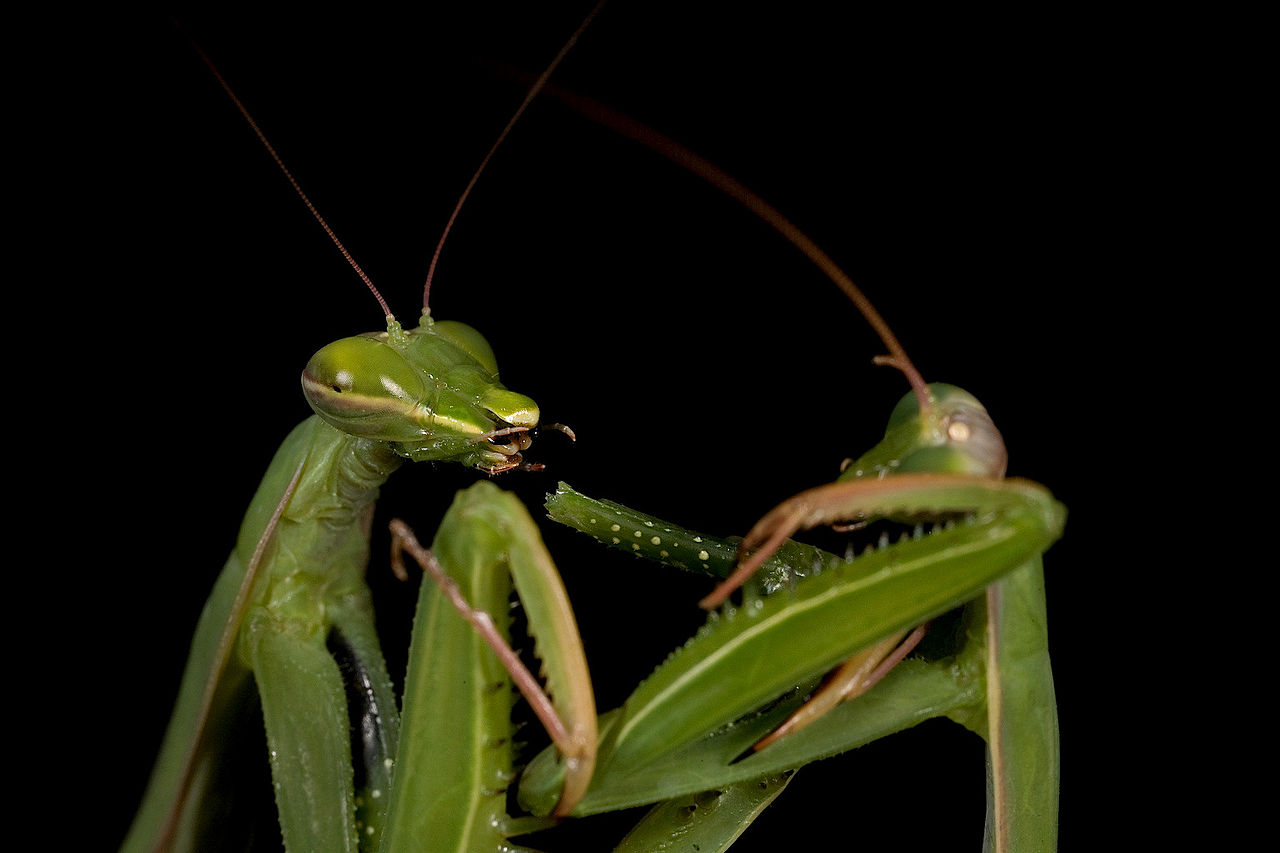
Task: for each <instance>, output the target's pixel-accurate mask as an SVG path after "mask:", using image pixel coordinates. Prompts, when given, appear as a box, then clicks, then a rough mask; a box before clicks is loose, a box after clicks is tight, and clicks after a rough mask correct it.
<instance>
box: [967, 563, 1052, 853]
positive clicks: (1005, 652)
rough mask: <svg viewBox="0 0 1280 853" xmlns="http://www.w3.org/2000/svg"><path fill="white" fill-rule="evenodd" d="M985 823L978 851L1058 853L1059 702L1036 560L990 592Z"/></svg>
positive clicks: (986, 605)
mask: <svg viewBox="0 0 1280 853" xmlns="http://www.w3.org/2000/svg"><path fill="white" fill-rule="evenodd" d="M981 606H982V607H984V608H985V616H986V640H987V648H986V652H987V654H986V676H987V677H986V685H987V719H986V732H985V734H986V739H987V745H988V752H989V755H990V759H989V764H990V766H989V768H988V772H987V785H988V791H987V822H986V837H985V839H984V841H983V849H984V850H989V851H1046V853H1048V851H1055V850H1057V849H1058V777H1059V757H1058V705H1057V701H1056V697H1055V695H1054V687H1053V669H1052V667H1051V666H1050V663H1049V633H1048V620H1047V615H1046V612H1045V597H1044V568H1043V566H1042V561H1041V559H1040V558H1039V557H1038V556H1037V557H1035V558H1034V559H1032V560H1029V561H1028V562H1027V563H1026V564H1025V565H1023V566H1022V567H1020V568H1019V569H1017V570H1016V571H1014V572H1011V573H1010V574H1009V575H1008V576H1007V577H1005V578H1003V579H1001V580H1000V581H999V582H998V583H995V584H992V585H991V586H990V587H989V588H988V589H987V594H986V596H985V598H984V600H983V601H982V602H981Z"/></svg>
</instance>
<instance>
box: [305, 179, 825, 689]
mask: <svg viewBox="0 0 1280 853" xmlns="http://www.w3.org/2000/svg"><path fill="white" fill-rule="evenodd" d="M661 168H664V169H665V168H669V167H665V166H663V167H661ZM295 171H298V170H297V169H295ZM489 180H494V179H493V178H489ZM286 201H288V200H286ZM295 204H296V203H295ZM288 207H289V205H288V204H284V205H282V208H285V209H287V208H288ZM287 215H288V216H293V215H294V214H293V213H292V212H291V213H289V214H287ZM308 224H310V223H308ZM669 228H670V225H666V226H664V229H663V230H667V229H669ZM675 230H679V229H675ZM449 251H451V252H454V251H458V250H457V249H455V248H453V247H451V248H450V249H449ZM511 251H512V252H513V253H515V254H520V252H519V251H518V250H515V249H512V250H511ZM792 263H794V262H792ZM669 265H670V264H667V265H664V266H669ZM666 274H671V273H670V270H666ZM624 276H625V271H623V272H619V274H618V277H619V278H622V277H624ZM641 278H642V279H644V280H643V281H642V282H639V283H637V284H635V285H634V288H633V290H632V291H627V290H626V289H625V288H624V289H623V293H626V294H628V295H629V294H630V293H632V292H634V293H636V294H637V295H638V296H640V297H643V298H640V299H638V300H629V299H625V298H622V299H618V300H617V301H616V302H612V301H611V307H610V309H609V310H610V311H611V312H615V313H616V317H615V316H610V317H609V320H608V323H607V324H606V325H608V327H609V330H610V331H613V330H615V329H616V328H618V327H621V326H623V325H624V324H625V321H628V320H632V321H634V320H636V319H637V316H636V315H639V317H638V319H639V320H640V321H641V322H643V319H644V317H645V316H650V317H661V318H663V319H664V320H666V319H668V318H666V317H664V314H665V313H666V312H662V311H658V310H655V311H653V312H652V313H651V314H645V313H643V312H647V311H648V310H649V309H648V308H647V307H644V306H648V305H650V304H652V303H651V301H650V297H652V296H653V293H654V291H653V289H652V287H651V282H652V281H656V280H657V278H658V276H656V275H650V276H649V277H648V278H645V277H644V276H641ZM506 282H508V283H506V284H504V286H502V287H497V288H494V289H492V290H488V291H487V294H481V295H482V296H484V295H487V296H488V297H489V298H491V299H492V300H494V301H495V302H496V303H498V304H500V305H502V306H504V308H506V309H507V310H510V308H509V306H511V305H512V304H520V302H519V300H520V299H524V300H525V301H526V302H532V301H534V300H535V299H537V300H541V298H542V297H541V296H540V295H539V296H537V297H534V296H533V292H534V291H535V290H536V288H535V287H534V285H533V284H531V283H528V282H527V281H526V280H523V279H520V278H518V277H514V276H513V277H512V278H510V279H507V280H506ZM815 286H816V287H819V288H820V287H821V285H820V284H819V285H815ZM645 288H648V289H645ZM440 298H441V299H444V298H445V293H444V291H443V290H442V291H441V296H440ZM719 298H721V299H722V297H719ZM547 301H550V300H547ZM659 301H660V300H659ZM631 302H636V303H637V304H640V305H641V306H642V309H637V310H636V311H634V312H628V311H627V310H626V306H627V305H628V304H629V303H631ZM833 302H834V303H835V304H838V302H837V301H835V300H833ZM667 303H668V304H679V303H678V300H676V299H674V298H672V299H668V300H667ZM542 310H543V309H542V308H538V309H537V312H538V313H541V312H542ZM692 310H693V309H690V311H692ZM772 310H773V306H772V304H771V306H770V311H772ZM442 312H443V309H441V308H437V309H436V313H437V314H438V315H439V316H443V313H442ZM496 313H497V314H498V315H501V314H503V313H504V311H503V310H498V311H497V312H496ZM521 313H522V314H523V315H524V316H525V317H526V319H525V321H524V325H525V326H527V325H528V320H527V316H528V314H529V313H531V312H530V311H527V310H522V312H521ZM676 313H681V312H676ZM819 313H821V312H819ZM628 314H630V315H631V316H628ZM755 317H756V319H757V320H758V312H756V315H755ZM779 319H780V318H779ZM847 319H848V315H847V314H846V315H845V320H846V322H845V323H844V325H846V326H847V325H848V322H847ZM678 320H679V318H677V319H675V320H671V322H673V323H675V322H678ZM781 322H782V323H783V324H784V325H785V320H781ZM806 322H809V321H808V320H806ZM814 322H816V321H814ZM746 324H747V323H746V321H745V320H744V321H742V322H741V323H739V324H737V325H738V329H739V331H740V330H741V329H742V328H743V327H744V326H746ZM518 325H520V324H518ZM712 325H714V324H709V323H707V322H705V321H697V319H696V317H695V318H694V321H693V322H692V323H691V324H690V325H689V326H688V328H689V329H690V331H689V333H688V334H689V339H690V340H694V339H698V340H700V341H701V342H705V341H707V339H708V338H707V336H708V334H709V332H708V329H709V328H710V327H711V326H712ZM730 325H731V326H732V325H734V324H733V323H730ZM810 328H811V329H812V328H816V327H814V326H811V327H810ZM525 333H526V335H527V334H528V330H527V328H526V329H525ZM584 334H586V333H585V332H584ZM811 336H812V337H814V338H821V337H823V336H822V335H821V333H818V334H816V335H806V336H805V338H806V340H808V338H809V337H811ZM531 337H532V339H533V343H531V344H528V345H525V346H523V347H522V351H525V352H539V351H542V352H546V353H547V355H548V356H549V357H550V358H551V360H552V361H553V362H555V361H556V360H557V359H558V358H563V357H564V356H565V355H566V353H565V352H563V349H564V348H565V346H566V345H565V344H562V343H560V342H551V344H550V345H548V344H546V343H543V344H542V345H538V344H537V340H538V338H539V336H537V335H533V336H531ZM735 337H736V336H735ZM528 339H529V338H528V337H526V340H528ZM499 347H500V352H501V345H499ZM623 348H624V349H625V346H624V347H623ZM584 349H585V351H587V352H594V351H598V349H599V348H598V347H597V346H594V345H588V346H586V347H585V348H584ZM739 351H741V347H740V348H739ZM745 358H747V356H743V355H739V356H738V357H737V362H738V363H739V364H742V363H743V360H744V359H745ZM588 360H590V359H588ZM504 361H505V360H504ZM521 361H522V362H523V361H524V359H521ZM609 361H610V364H609V366H608V371H607V372H608V373H609V374H610V375H611V376H612V378H611V379H610V378H605V379H602V380H600V382H601V384H602V386H603V387H611V383H612V384H613V385H616V386H621V387H620V389H619V390H620V391H621V392H622V394H621V396H624V397H626V398H627V399H626V401H625V402H624V403H622V404H621V407H622V408H620V409H618V410H615V411H614V412H613V413H610V414H609V415H607V416H606V419H605V420H604V423H605V424H606V425H605V426H604V427H603V429H601V430H599V431H598V432H597V435H600V434H607V435H608V438H609V440H610V441H609V443H608V444H607V445H605V446H606V447H607V448H608V451H609V452H608V454H607V458H608V459H609V460H610V461H611V463H612V464H610V465H609V466H608V468H609V469H610V471H611V472H627V473H632V474H634V473H635V472H634V471H630V472H628V469H629V468H630V469H636V468H640V469H643V468H646V467H648V465H649V461H650V459H651V458H652V459H661V458H662V457H664V456H665V455H667V453H666V451H664V450H658V449H656V448H657V447H659V445H660V443H661V440H663V439H664V438H665V436H663V435H662V433H667V432H676V433H678V434H679V438H680V443H682V444H686V445H687V444H689V443H690V442H694V443H699V444H701V446H702V447H701V450H702V455H701V456H700V457H699V458H700V460H701V462H700V463H699V465H700V472H699V476H696V477H695V478H694V480H696V481H708V482H713V481H715V480H716V479H717V478H719V477H721V476H722V475H726V476H727V477H728V478H732V476H733V475H734V472H733V469H734V467H735V466H737V467H740V468H744V469H747V470H746V471H745V472H740V473H743V474H745V475H748V476H747V477H746V479H748V480H751V479H753V478H752V477H750V476H749V475H751V474H755V475H756V476H755V477H754V480H755V481H759V480H760V479H761V477H760V476H759V475H760V469H761V468H762V467H763V466H765V465H769V464H771V463H770V462H761V461H760V458H759V455H758V454H757V453H753V452H752V450H751V448H752V446H753V444H755V443H756V442H757V441H758V439H756V438H754V437H753V436H752V435H750V430H744V429H742V426H741V421H740V420H739V421H735V420H734V418H735V417H739V418H740V417H741V416H742V409H741V407H742V406H743V405H745V403H743V400H745V399H747V398H748V397H749V396H750V395H749V394H747V393H737V394H735V393H726V392H722V391H719V390H717V388H718V387H719V386H716V385H715V384H714V381H699V380H695V379H690V384H691V385H692V386H693V387H698V386H699V385H701V386H702V388H704V389H705V390H703V392H702V393H701V394H696V395H694V396H693V399H692V400H689V399H688V398H686V400H688V404H687V405H686V406H684V407H681V406H679V405H677V406H675V407H672V408H669V409H666V412H667V413H666V414H663V415H661V416H660V418H659V419H658V420H657V421H656V424H657V425H656V426H655V425H653V424H654V423H655V422H654V421H653V419H652V417H653V416H650V415H648V414H646V415H645V416H644V418H643V423H644V426H643V427H641V426H638V425H637V419H635V418H634V416H633V417H632V418H631V419H627V418H626V417H625V416H624V415H620V414H618V412H621V411H628V412H632V413H634V412H635V411H636V407H637V406H638V405H643V404H644V402H645V400H644V399H640V400H639V401H638V399H637V396H636V395H637V394H640V395H643V394H644V392H645V391H646V388H645V387H644V383H643V382H642V381H634V382H631V383H628V382H627V377H628V376H630V377H641V376H644V375H646V374H645V373H644V371H643V370H641V369H640V368H636V369H634V370H632V369H628V368H627V366H626V363H625V362H619V361H618V360H616V359H612V358H611V359H609ZM650 361H651V362H652V361H653V358H652V354H651V355H650ZM584 369H585V368H584ZM744 371H745V372H747V373H750V372H751V368H750V367H749V366H748V367H745V368H744ZM528 375H535V374H528ZM688 375H689V376H692V375H693V373H692V372H691V373H690V374H688ZM504 378H505V379H506V380H507V382H508V383H509V384H510V385H512V387H519V386H517V385H516V383H515V382H514V381H513V380H512V379H511V378H510V368H508V367H506V366H505V364H504ZM530 384H531V383H530V382H528V381H526V382H525V383H524V387H530ZM676 384H680V383H676ZM658 385H659V386H660V390H662V391H666V390H667V389H666V388H665V387H661V386H662V385H663V383H658ZM748 387H750V386H748ZM531 390H532V388H531ZM538 396H539V398H540V400H539V401H540V402H542V395H538ZM601 396H604V395H601ZM796 396H798V397H801V398H803V397H804V396H805V395H804V393H803V392H800V393H798V394H796ZM709 398H710V399H714V400H718V401H721V402H722V404H723V407H722V408H721V409H720V410H719V411H716V410H715V409H714V408H713V407H712V405H711V404H710V403H708V402H707V401H708V399H709ZM766 399H767V400H768V405H769V406H771V407H774V406H780V405H785V404H786V402H787V401H786V395H785V394H782V395H778V396H772V395H766ZM750 402H751V403H753V404H754V403H757V402H758V398H757V399H752V400H750ZM543 405H544V409H545V408H546V407H547V404H546V403H544V404H543ZM564 408H565V407H564V406H561V409H562V410H563V409H564ZM700 408H701V409H703V410H704V411H705V410H707V409H708V408H711V409H712V414H713V417H712V418H711V423H712V424H714V425H715V426H714V427H712V428H711V429H708V428H707V427H705V426H700V425H699V424H700V423H705V422H700V421H699V420H698V419H699V418H700V417H701V416H702V413H701V412H700V411H699V409H700ZM725 409H728V410H729V412H730V414H729V415H725V414H724V413H723V412H724V410H725ZM646 411H648V410H646ZM770 411H771V412H776V411H777V410H776V408H771V409H770ZM566 419H570V418H569V417H568V416H567V415H566ZM747 420H748V421H750V420H752V419H751V418H748V419H747ZM756 421H757V422H758V419H756ZM813 423H814V426H812V427H811V428H803V427H802V428H801V429H800V430H799V431H800V432H803V433H806V435H805V437H806V438H810V437H812V438H813V439H814V443H815V444H816V445H818V447H819V449H820V448H821V446H823V445H826V444H829V443H832V441H831V439H832V438H833V437H834V436H832V435H829V434H827V433H826V432H825V431H824V428H823V426H822V424H821V422H819V421H814V422H813ZM673 425H674V426H673ZM575 427H576V428H578V431H579V433H580V434H581V433H583V432H584V430H583V429H582V428H581V424H580V423H575ZM843 428H844V427H843V425H841V427H839V428H838V429H840V430H843ZM827 429H831V428H830V427H828V428H827ZM584 440H586V439H584ZM798 443H799V439H797V444H798ZM575 452H576V451H575ZM817 452H819V451H818V450H814V451H810V453H811V454H812V453H817ZM837 456H838V454H837ZM597 458H600V457H597ZM835 461H838V459H836V460H835ZM833 464H834V463H833V462H831V461H828V462H827V466H828V469H830V466H831V465H833ZM437 473H441V474H443V469H441V471H440V472H432V474H433V475H435V474H437ZM557 473H562V472H557ZM641 473H643V472H641ZM444 476H451V475H448V474H444ZM531 476H532V475H531ZM795 476H801V475H795ZM806 476H807V482H809V483H812V482H818V481H819V478H818V477H816V476H813V475H806ZM575 479H577V478H576V477H575ZM624 479H625V477H624ZM641 479H643V478H641ZM823 479H827V478H823ZM579 482H581V481H580V480H579ZM686 482H688V481H686ZM802 484H803V483H796V487H789V488H786V489H779V490H778V491H777V492H776V493H775V494H774V495H773V496H772V498H773V499H776V498H777V497H779V496H781V495H785V494H787V493H789V492H790V491H796V490H797V489H798V486H800V485H802ZM502 485H503V486H504V487H506V486H507V483H506V482H503V483H502ZM432 488H433V489H434V488H436V487H435V486H434V485H433V486H432ZM753 488H756V487H753ZM536 489H540V490H546V486H545V484H540V485H538V486H537V487H536ZM592 490H593V491H595V492H599V493H605V494H609V495H610V496H617V495H619V492H618V491H615V490H614V489H613V488H609V489H607V490H604V489H598V488H593V489H592ZM735 490H736V489H735V488H733V487H730V489H729V491H731V492H732V491H735ZM621 491H622V492H623V493H625V492H626V489H625V488H623V489H622V490H621ZM630 500H631V499H630V498H628V501H630ZM759 500H760V501H761V503H760V505H759V506H758V507H756V509H755V510H754V511H753V512H752V513H751V514H750V515H748V516H747V517H754V516H757V515H760V514H762V511H763V509H765V508H767V506H768V503H769V502H770V501H771V499H770V498H765V497H761V498H760V499H759ZM635 502H636V503H641V501H640V500H636V501H635ZM648 503H649V504H650V505H652V504H653V503H654V502H653V501H649V502H648ZM664 514H668V515H671V516H679V517H682V518H683V517H689V515H690V514H685V513H683V512H682V511H681V510H680V509H679V508H677V509H676V510H673V511H671V512H666V511H665V510H664ZM691 515H692V516H693V517H694V518H695V524H696V525H697V526H705V527H708V528H714V527H719V528H721V529H733V528H734V527H735V526H737V527H741V526H742V525H741V523H740V521H735V524H734V525H729V524H726V523H723V522H717V521H716V520H715V519H714V518H712V519H708V520H706V521H700V520H696V519H697V514H696V513H692V514H691ZM553 550H554V551H556V552H558V551H559V547H556V548H554V549H553ZM590 553H591V554H592V556H590V557H589V558H588V559H589V560H591V561H592V562H593V563H599V562H600V559H601V558H600V557H598V556H597V555H595V552H590ZM558 562H560V563H561V564H562V568H566V570H567V571H570V572H572V571H573V569H572V568H571V567H566V566H565V565H563V564H565V563H566V561H565V560H564V559H563V558H558ZM374 564H375V566H376V565H377V558H375V563H374ZM628 570H629V571H633V572H634V567H631V568H629V569H628ZM641 577H643V580H639V581H637V583H638V584H639V586H640V588H641V590H645V588H646V587H648V590H647V593H648V594H655V595H656V594H657V588H656V587H654V586H652V585H654V584H661V585H662V586H663V589H662V591H661V597H663V598H665V597H667V595H668V594H669V591H668V590H667V589H666V587H668V586H669V583H668V581H667V580H666V579H663V580H661V581H655V580H653V576H652V575H649V574H645V575H642V576H641ZM571 580H572V578H571ZM698 594H700V593H698ZM698 594H694V595H693V596H692V598H696V597H697V595H698ZM684 598H685V600H686V602H688V601H691V600H692V598H691V597H690V596H688V595H685V596H684ZM616 609H617V608H616V607H615V608H612V610H614V611H616ZM611 618H617V617H616V616H614V615H612V614H611ZM692 620H693V622H694V623H695V624H696V621H700V617H697V616H696V614H695V615H693V616H692ZM380 621H384V620H380ZM584 631H586V632H587V634H588V643H587V644H588V647H589V648H590V646H591V640H590V634H591V629H590V628H589V627H584ZM684 633H685V634H686V635H687V634H688V633H689V631H688V630H685V632H684ZM674 641H675V642H678V641H679V637H676V638H674ZM660 642H665V644H666V648H670V647H671V646H672V645H674V642H673V641H672V638H668V639H667V640H665V641H660ZM654 660H656V658H654V657H653V656H652V655H651V656H650V658H649V663H648V664H647V666H651V665H652V663H653V662H654ZM644 674H647V673H646V671H645V670H643V669H642V670H641V671H639V673H638V676H643V675H644ZM630 680H631V682H632V683H634V681H635V680H638V677H633V678H631V679H630ZM605 689H608V688H607V687H606V688H605ZM615 690H616V688H615ZM621 698H624V697H616V699H618V700H620V699H621ZM605 704H606V703H605V702H603V701H602V705H605ZM614 704H617V702H614Z"/></svg>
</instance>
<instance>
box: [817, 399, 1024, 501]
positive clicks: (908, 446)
mask: <svg viewBox="0 0 1280 853" xmlns="http://www.w3.org/2000/svg"><path fill="white" fill-rule="evenodd" d="M929 393H930V395H931V396H932V397H933V405H932V407H931V408H930V409H929V411H927V412H924V413H922V412H921V411H920V403H919V400H918V399H917V398H916V395H915V394H914V393H912V394H908V395H906V396H905V397H903V398H902V400H901V401H899V403H898V405H897V406H896V407H895V408H894V410H893V414H892V415H890V416H889V425H888V427H887V428H886V429H885V434H884V438H883V439H882V440H881V441H880V443H879V444H877V445H876V446H875V447H873V448H872V449H871V450H869V451H868V452H867V453H865V454H863V455H862V456H861V457H859V458H858V459H856V460H854V461H853V462H850V463H849V464H848V465H846V466H845V468H844V473H843V474H841V475H840V478H839V479H841V480H857V479H862V478H867V477H870V478H876V477H884V476H886V475H889V474H893V473H904V472H908V471H932V472H943V473H948V474H968V475H972V476H978V477H990V478H992V479H997V480H998V479H1000V478H1002V477H1004V472H1005V467H1006V465H1007V462H1008V458H1009V457H1008V453H1007V451H1006V450H1005V446H1004V439H1003V438H1002V437H1001V436H1000V431H999V430H998V429H996V425H995V422H994V421H992V420H991V416H990V415H989V414H987V410H986V409H985V408H983V406H982V404H981V403H979V402H978V400H977V398H976V397H974V396H973V395H972V394H970V393H969V392H968V391H965V390H963V389H961V388H957V387H956V386H954V385H947V384H944V383H940V382H934V383H932V384H930V385H929Z"/></svg>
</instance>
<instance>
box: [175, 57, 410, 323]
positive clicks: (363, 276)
mask: <svg viewBox="0 0 1280 853" xmlns="http://www.w3.org/2000/svg"><path fill="white" fill-rule="evenodd" d="M191 45H192V47H194V48H195V49H196V53H198V54H200V59H202V60H203V61H204V64H205V65H207V66H208V67H209V70H210V71H212V72H213V76H214V77H215V78H216V79H217V81H218V85H220V86H221V87H222V90H223V91H224V92H226V93H227V95H228V96H229V97H230V98H231V102H232V103H233V104H235V105H236V109H237V110H239V111H240V115H242V116H244V120H245V121H247V122H248V123H249V127H251V128H252V129H253V132H254V134H256V135H257V137H258V140H259V141H260V142H262V144H263V146H264V147H265V148H266V149H267V153H268V154H270V155H271V159H273V160H275V161H276V165H277V166H279V167H280V171H282V172H284V176H285V177H286V178H288V179H289V183H290V185H292V186H293V189H294V192H296V193H297V194H298V197H299V198H301V199H302V203H303V204H305V205H306V206H307V210H309V211H311V215H312V216H314V217H315V218H316V222H319V223H320V227H321V228H323V229H324V233H326V234H328V235H329V239H330V240H332V241H333V244H334V245H335V246H337V247H338V251H339V252H341V253H342V257H344V258H346V259H347V263H349V264H350V265H351V268H352V269H353V270H355V271H356V275H358V276H360V280H361V281H363V282H364V283H365V286H366V287H368V288H369V291H370V292H371V293H372V294H373V297H374V299H377V300H378V304H379V305H381V306H382V313H383V314H385V315H386V317H387V322H388V324H390V323H391V322H392V321H394V320H395V317H394V316H392V314H391V309H390V308H389V307H388V306H387V301H386V300H385V299H383V298H382V294H381V293H379V292H378V288H376V287H374V286H373V281H372V280H371V279H370V278H369V276H368V275H366V274H365V271H364V270H362V269H361V268H360V265H359V264H358V263H356V259H355V258H353V257H351V253H350V252H348V251H347V247H346V246H344V245H342V241H341V240H339V239H338V235H337V234H335V233H334V232H333V229H332V228H330V227H329V223H328V222H325V221H324V217H323V216H321V215H320V211H318V210H316V206H315V205H314V204H312V203H311V199H309V198H307V194H306V193H304V192H303V191H302V187H301V186H300V185H299V184H298V181H297V179H295V178H294V177H293V173H292V172H290V171H289V167H288V166H286V165H285V164H284V160H283V159H281V157H280V155H279V154H277V153H276V149H275V148H273V147H272V146H271V143H270V142H269V141H268V140H267V135H266V134H265V133H263V132H262V129H261V128H260V127H258V123H257V122H256V121H254V120H253V116H251V115H250V114H249V110H248V109H246V108H245V105H244V104H242V103H241V102H240V99H239V98H238V97H236V93H235V91H233V90H232V88H231V85H230V84H229V83H227V81H226V80H225V79H224V78H223V76H222V73H221V72H220V71H218V67H217V66H216V65H214V64H213V60H211V59H210V58H209V56H208V54H206V53H205V52H204V50H203V49H202V48H201V47H200V45H198V44H196V43H195V41H194V40H192V42H191Z"/></svg>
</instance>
